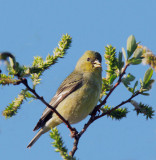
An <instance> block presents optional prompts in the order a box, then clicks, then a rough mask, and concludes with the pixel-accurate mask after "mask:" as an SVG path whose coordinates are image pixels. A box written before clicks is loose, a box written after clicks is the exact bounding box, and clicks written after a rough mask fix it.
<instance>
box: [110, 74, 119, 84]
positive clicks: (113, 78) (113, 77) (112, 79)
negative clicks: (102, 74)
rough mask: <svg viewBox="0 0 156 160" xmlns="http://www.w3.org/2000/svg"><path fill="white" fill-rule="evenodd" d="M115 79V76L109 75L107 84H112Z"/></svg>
mask: <svg viewBox="0 0 156 160" xmlns="http://www.w3.org/2000/svg"><path fill="white" fill-rule="evenodd" d="M116 78H117V76H116V74H113V75H111V76H110V79H109V84H112V83H113V82H114V80H115V79H116Z"/></svg>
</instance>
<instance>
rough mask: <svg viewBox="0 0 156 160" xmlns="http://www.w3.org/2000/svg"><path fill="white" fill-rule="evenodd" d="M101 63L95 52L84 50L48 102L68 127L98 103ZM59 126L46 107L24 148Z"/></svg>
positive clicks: (82, 117) (58, 119) (83, 116)
mask: <svg viewBox="0 0 156 160" xmlns="http://www.w3.org/2000/svg"><path fill="white" fill-rule="evenodd" d="M101 61H102V58H101V55H100V54H99V53H98V52H94V51H86V52H85V53H84V55H83V56H82V57H81V58H80V59H79V60H78V62H77V64H76V67H75V69H74V71H73V72H72V73H71V74H70V75H69V76H68V77H67V78H66V79H65V80H64V81H63V82H62V84H61V85H60V87H59V88H58V90H57V92H56V94H55V95H54V97H53V98H52V99H51V101H50V103H49V104H50V105H51V106H52V107H54V108H55V109H56V110H57V111H58V112H59V113H60V114H61V115H62V116H63V117H64V118H65V119H66V120H67V121H68V122H69V123H70V124H75V123H78V122H80V121H81V120H83V119H84V118H86V117H87V116H88V115H89V114H90V113H91V112H92V111H93V109H94V108H95V106H96V104H97V103H98V100H99V97H100V93H101V88H102V75H101V74H102V67H101ZM61 123H62V120H61V119H60V118H59V117H58V116H57V115H56V114H55V113H54V112H53V111H52V110H51V109H50V108H48V107H47V108H46V109H45V110H44V112H43V114H42V116H41V118H40V120H39V121H38V123H37V124H36V126H35V128H34V131H36V130H38V129H39V128H41V129H40V130H39V132H38V133H37V134H36V136H35V137H34V138H33V139H32V140H31V142H30V143H29V145H28V146H27V148H30V147H31V146H32V145H33V144H34V143H35V142H36V141H37V140H38V138H39V137H40V136H41V135H42V134H44V133H45V132H48V131H49V130H50V129H51V128H54V127H55V126H57V125H59V124H61Z"/></svg>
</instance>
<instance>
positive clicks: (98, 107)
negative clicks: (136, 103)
mask: <svg viewBox="0 0 156 160" xmlns="http://www.w3.org/2000/svg"><path fill="white" fill-rule="evenodd" d="M128 66H129V64H128V63H127V64H126V65H125V67H124V69H123V71H122V73H121V74H120V75H119V79H118V81H117V82H116V84H115V85H114V87H113V88H112V89H111V90H110V91H109V93H108V94H107V95H106V97H105V99H104V100H103V101H102V102H101V103H100V104H99V105H97V106H96V107H95V109H94V111H93V113H92V114H91V117H90V119H89V120H88V122H87V123H86V124H85V125H84V127H83V129H82V130H81V132H79V133H78V134H77V135H75V137H74V144H73V148H72V151H71V152H70V155H71V156H72V157H73V156H74V154H75V152H76V150H77V146H78V143H79V139H80V137H81V136H82V135H83V133H84V132H85V131H86V129H87V128H88V127H89V126H90V125H91V124H92V123H93V122H94V121H95V120H97V119H99V118H100V117H103V116H104V115H103V114H104V113H103V114H101V115H99V116H96V114H97V112H98V111H99V109H100V108H101V106H103V105H105V104H106V102H107V99H108V97H109V96H110V95H111V93H112V92H113V91H114V90H115V88H116V87H117V86H118V85H119V84H120V83H121V79H122V77H123V75H124V74H125V72H126V69H127V67H128ZM132 98H133V97H132ZM122 103H123V102H122ZM126 103H127V102H126ZM124 104H125V103H124ZM122 105H123V104H122ZM120 106H121V105H120ZM120 106H117V108H118V107H120ZM117 108H113V109H111V110H110V112H109V113H111V112H112V111H113V110H115V109H117ZM106 114H108V113H107V112H106V113H105V115H106Z"/></svg>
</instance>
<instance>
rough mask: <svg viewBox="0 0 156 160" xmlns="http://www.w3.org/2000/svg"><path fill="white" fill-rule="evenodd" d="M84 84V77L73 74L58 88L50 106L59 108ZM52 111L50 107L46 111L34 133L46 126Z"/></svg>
mask: <svg viewBox="0 0 156 160" xmlns="http://www.w3.org/2000/svg"><path fill="white" fill-rule="evenodd" d="M82 83H83V75H82V74H77V73H75V72H72V73H71V74H70V75H69V76H68V77H67V78H66V79H65V80H64V81H63V82H62V84H61V86H60V87H59V88H58V90H57V92H56V94H55V96H54V97H53V98H52V99H51V101H50V103H49V104H50V105H51V106H52V107H54V108H56V107H57V106H58V104H59V103H60V102H61V101H63V100H64V99H65V98H66V97H67V96H68V95H69V94H71V93H72V92H74V91H75V90H77V89H78V88H80V87H81V86H82ZM52 113H53V112H52V110H51V109H50V108H48V107H46V109H45V110H44V112H43V114H42V116H41V118H40V120H39V121H38V123H37V125H36V126H35V128H34V131H35V130H37V129H39V128H40V127H42V126H44V124H45V123H46V122H47V121H48V120H49V119H50V118H51V117H52Z"/></svg>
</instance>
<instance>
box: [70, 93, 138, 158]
mask: <svg viewBox="0 0 156 160" xmlns="http://www.w3.org/2000/svg"><path fill="white" fill-rule="evenodd" d="M139 94H140V92H139V91H138V92H137V93H136V94H134V95H132V96H131V97H130V98H129V99H127V100H126V101H123V102H121V103H120V104H119V105H117V106H116V107H114V108H112V109H111V110H109V111H107V112H105V113H102V114H101V115H98V116H95V115H93V116H91V118H90V119H89V121H88V122H87V123H86V124H85V125H84V127H83V129H82V130H81V132H79V133H78V134H77V136H75V138H74V145H73V148H72V151H71V152H70V153H69V155H70V156H74V154H75V152H76V150H77V146H78V143H79V139H80V138H81V136H82V135H83V133H84V132H85V131H86V130H87V128H88V127H89V126H90V125H91V124H92V123H93V122H94V121H95V120H97V119H99V118H101V117H104V116H106V115H107V114H110V113H111V112H112V111H114V110H116V109H118V108H119V107H121V106H122V105H124V104H126V103H129V102H130V101H131V100H132V99H133V98H134V97H136V96H137V95H139Z"/></svg>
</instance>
